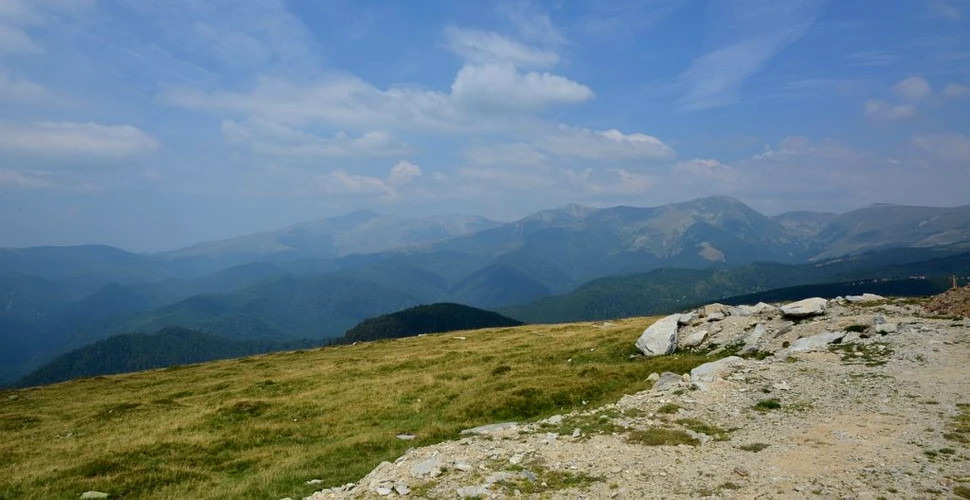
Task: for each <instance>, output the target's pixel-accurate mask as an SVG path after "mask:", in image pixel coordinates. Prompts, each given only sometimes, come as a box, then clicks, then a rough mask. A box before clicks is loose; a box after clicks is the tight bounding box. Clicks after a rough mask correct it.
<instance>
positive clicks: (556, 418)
mask: <svg viewBox="0 0 970 500" xmlns="http://www.w3.org/2000/svg"><path fill="white" fill-rule="evenodd" d="M546 423H547V424H550V425H559V424H561V423H562V415H553V416H551V417H549V418H547V419H546Z"/></svg>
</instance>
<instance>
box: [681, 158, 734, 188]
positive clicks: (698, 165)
mask: <svg viewBox="0 0 970 500" xmlns="http://www.w3.org/2000/svg"><path fill="white" fill-rule="evenodd" d="M673 172H674V175H675V176H678V177H681V178H682V179H685V180H689V181H692V182H703V183H710V182H721V183H723V182H728V183H731V182H735V181H736V180H737V179H738V172H737V171H736V170H735V169H733V168H731V167H730V166H728V165H725V164H723V163H721V162H719V161H717V160H712V159H700V158H698V159H693V160H688V161H682V162H678V163H677V164H675V165H674V166H673Z"/></svg>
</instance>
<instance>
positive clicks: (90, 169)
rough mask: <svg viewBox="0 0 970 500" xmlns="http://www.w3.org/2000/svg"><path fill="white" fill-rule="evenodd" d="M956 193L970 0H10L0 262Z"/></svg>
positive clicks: (964, 137) (830, 205)
mask: <svg viewBox="0 0 970 500" xmlns="http://www.w3.org/2000/svg"><path fill="white" fill-rule="evenodd" d="M968 186H970V0H900V1H891V2H887V1H883V0H829V1H826V0H640V1H627V0H618V1H611V2H601V1H593V0H573V1H567V0H562V1H550V2H539V1H532V2H530V1H509V2H451V1H421V2H392V1H377V0H374V1H367V0H361V1H351V0H333V1H322V0H321V1H312V0H289V1H285V0H97V1H96V0H0V214H2V217H0V246H28V245H41V244H80V243H107V244H112V245H116V246H120V247H122V248H126V249H131V250H136V251H151V250H161V249H168V248H175V247H178V246H182V245H186V244H190V243H193V242H196V241H199V240H204V239H217V238H223V237H228V236H233V235H238V234H242V233H247V232H253V231H256V230H264V229H272V228H277V227H280V226H283V225H286V224H290V223H294V222H300V221H306V220H313V219H316V218H320V217H326V216H333V215H338V214H341V213H346V212H349V211H351V210H356V209H361V208H371V209H373V210H375V211H377V212H379V213H389V214H401V215H416V216H418V215H430V214H446V213H469V214H478V215H485V216H488V217H491V218H495V219H499V220H512V219H515V218H517V217H521V216H524V215H526V214H528V213H530V212H532V211H535V210H539V209H545V208H551V207H555V206H560V205H564V204H567V203H582V204H587V205H592V206H612V205H619V204H627V205H636V206H653V205H658V204H663V203H669V202H675V201H683V200H687V199H690V198H695V197H700V196H708V195H727V196H734V197H737V198H739V199H741V200H742V201H745V202H746V203H748V204H750V205H751V206H753V207H754V208H756V209H759V210H761V211H764V212H767V213H771V214H774V213H780V212H783V211H786V210H793V209H809V210H820V211H836V212H841V211H846V210H850V209H853V208H858V207H861V206H865V205H868V204H870V203H876V202H886V203H901V204H923V205H962V204H968V203H970V187H968Z"/></svg>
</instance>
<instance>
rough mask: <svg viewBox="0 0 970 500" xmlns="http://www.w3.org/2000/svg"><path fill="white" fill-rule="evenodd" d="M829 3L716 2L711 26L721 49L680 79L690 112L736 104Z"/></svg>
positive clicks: (818, 0) (779, 0) (778, 0)
mask: <svg viewBox="0 0 970 500" xmlns="http://www.w3.org/2000/svg"><path fill="white" fill-rule="evenodd" d="M825 2H826V0H711V1H710V2H709V3H708V6H709V12H708V23H709V24H710V25H711V26H712V34H711V38H712V39H715V40H717V39H720V40H723V43H721V44H720V46H719V47H718V48H716V49H714V50H712V51H710V52H708V53H706V54H704V55H702V56H700V57H698V58H696V59H694V60H693V61H692V62H691V65H690V68H688V69H687V71H685V72H683V73H682V74H681V75H680V81H681V84H682V85H683V86H684V87H685V88H686V91H687V93H686V95H685V96H684V97H683V98H681V99H680V101H679V102H678V104H679V106H680V107H681V108H682V109H684V110H688V111H695V110H703V109H709V108H715V107H720V106H727V105H729V104H733V103H735V102H737V101H738V100H740V99H741V88H742V87H743V85H744V83H745V82H746V81H747V80H748V78H750V77H751V76H752V75H754V74H756V73H757V72H758V71H760V70H761V68H762V67H764V65H765V64H766V63H767V62H768V61H769V60H771V59H772V58H774V57H775V56H777V55H778V54H780V53H781V52H782V51H783V50H785V48H787V47H788V46H789V45H791V44H792V43H794V42H795V41H797V40H799V39H800V38H802V37H803V36H805V34H806V33H808V30H809V28H811V26H812V25H813V24H814V23H815V19H816V18H817V17H818V15H819V12H820V11H821V8H822V6H823V5H824V4H825Z"/></svg>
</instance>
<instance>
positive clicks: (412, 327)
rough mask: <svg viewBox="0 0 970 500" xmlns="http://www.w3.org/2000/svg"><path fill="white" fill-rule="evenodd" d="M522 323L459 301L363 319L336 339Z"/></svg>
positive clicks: (413, 333)
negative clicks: (458, 302) (457, 302)
mask: <svg viewBox="0 0 970 500" xmlns="http://www.w3.org/2000/svg"><path fill="white" fill-rule="evenodd" d="M522 324H523V323H522V322H521V321H518V320H514V319H512V318H507V317H505V316H502V315H501V314H498V313H494V312H492V311H486V310H484V309H478V308H475V307H470V306H465V305H461V304H449V303H439V304H431V305H424V306H417V307H412V308H410V309H405V310H403V311H399V312H396V313H393V314H385V315H383V316H378V317H376V318H370V319H366V320H364V321H362V322H361V323H360V324H359V325H357V326H355V327H353V328H351V329H350V330H347V333H346V334H345V335H344V337H343V338H342V339H340V340H339V342H357V341H362V340H378V339H391V338H401V337H411V336H414V335H420V334H422V333H439V332H452V331H458V330H476V329H479V328H493V327H504V326H519V325H522Z"/></svg>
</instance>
